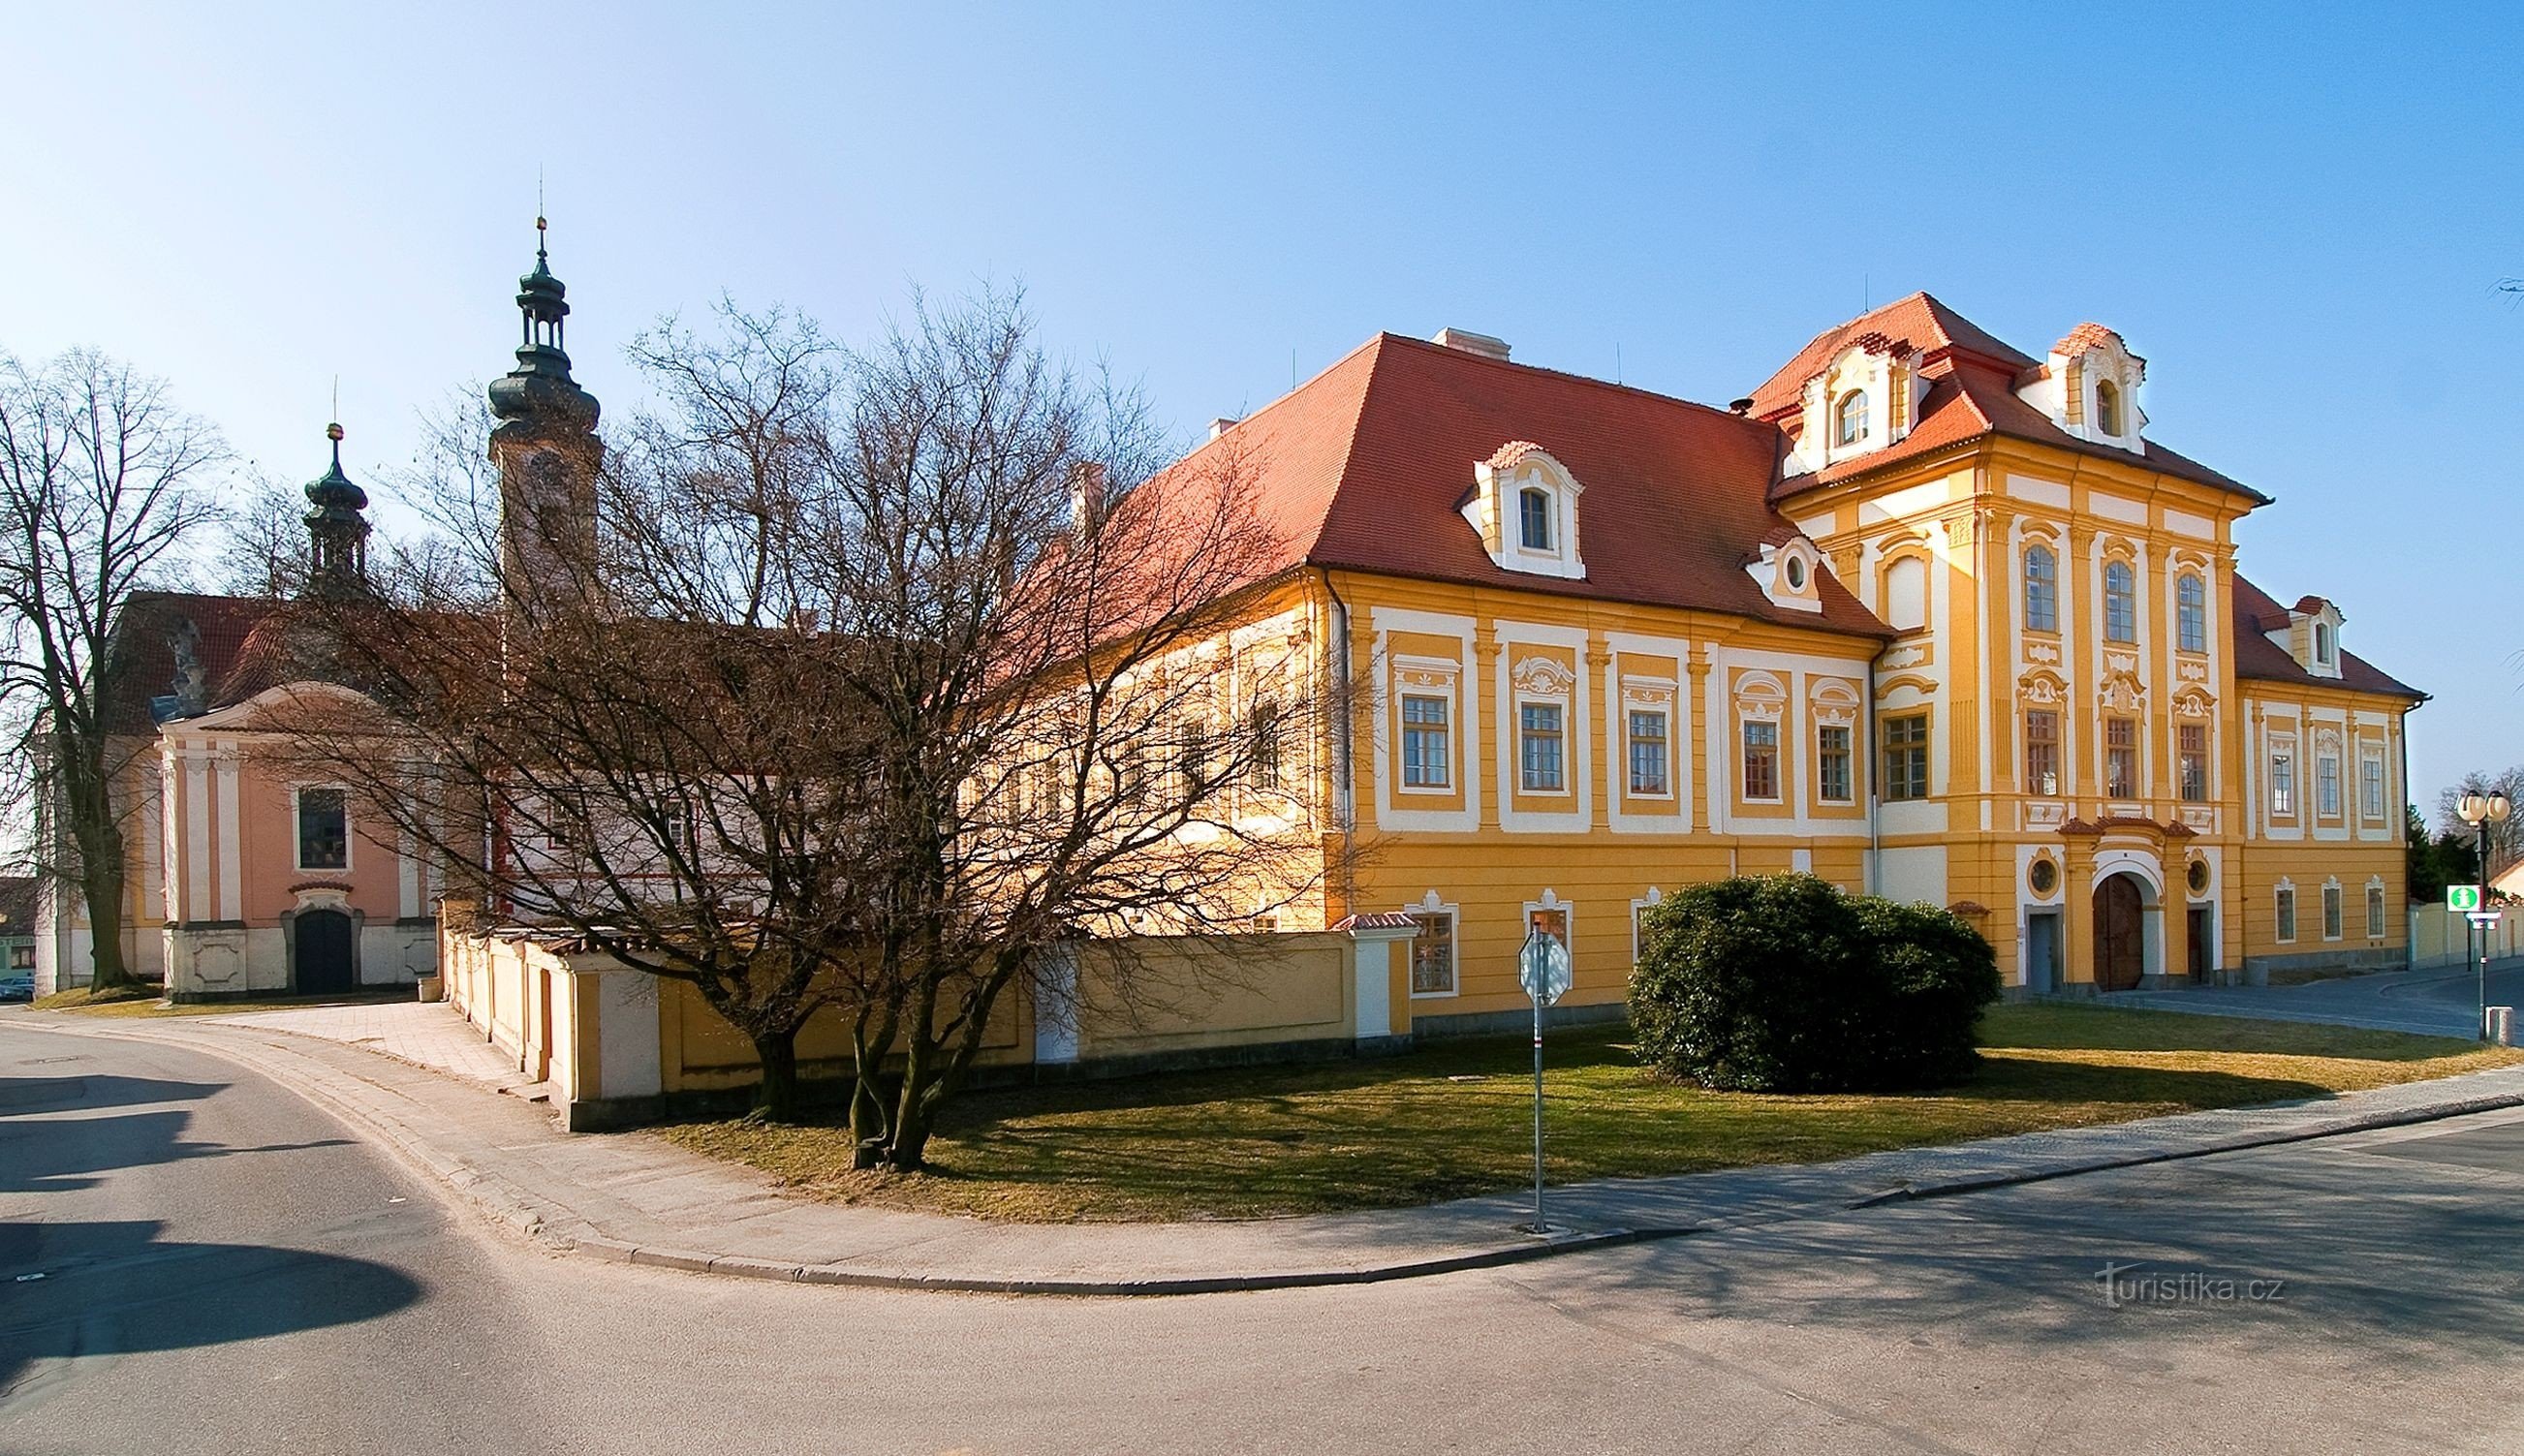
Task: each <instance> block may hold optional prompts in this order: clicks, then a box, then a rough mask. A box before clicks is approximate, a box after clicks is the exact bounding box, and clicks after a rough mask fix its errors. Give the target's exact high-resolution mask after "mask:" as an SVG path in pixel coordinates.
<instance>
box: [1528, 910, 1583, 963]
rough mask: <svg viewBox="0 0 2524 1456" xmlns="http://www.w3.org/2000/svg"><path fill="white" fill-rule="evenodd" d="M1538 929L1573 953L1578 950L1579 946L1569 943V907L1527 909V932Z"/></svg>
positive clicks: (1529, 933)
mask: <svg viewBox="0 0 2524 1456" xmlns="http://www.w3.org/2000/svg"><path fill="white" fill-rule="evenodd" d="M1537 930H1538V931H1540V932H1542V933H1543V934H1544V935H1547V936H1549V937H1551V938H1552V939H1553V940H1555V941H1558V942H1559V943H1560V944H1561V946H1563V947H1565V948H1567V949H1568V950H1569V951H1571V952H1572V953H1573V954H1574V953H1575V952H1576V951H1577V947H1576V946H1571V945H1570V944H1569V911H1568V909H1567V907H1565V906H1563V907H1561V908H1557V909H1550V910H1528V911H1526V912H1525V933H1526V934H1527V935H1531V934H1533V933H1534V932H1535V931H1537Z"/></svg>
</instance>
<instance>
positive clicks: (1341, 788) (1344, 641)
mask: <svg viewBox="0 0 2524 1456" xmlns="http://www.w3.org/2000/svg"><path fill="white" fill-rule="evenodd" d="M1315 569H1316V570H1318V571H1320V572H1322V573H1323V579H1324V595H1325V596H1326V597H1328V598H1330V599H1331V601H1332V608H1333V609H1332V639H1333V640H1332V644H1331V649H1330V651H1328V652H1327V653H1326V654H1325V657H1326V665H1327V666H1328V667H1329V668H1330V669H1331V673H1332V700H1333V706H1334V716H1333V722H1332V733H1331V735H1330V737H1331V739H1332V760H1333V793H1332V813H1333V824H1334V826H1335V828H1336V829H1338V830H1339V832H1340V837H1341V860H1340V890H1341V904H1342V905H1343V907H1344V909H1345V910H1346V909H1347V908H1350V907H1354V905H1355V903H1356V901H1357V898H1358V876H1357V874H1356V872H1355V870H1354V869H1353V867H1352V864H1351V855H1352V850H1353V849H1355V848H1356V847H1357V843H1358V822H1357V813H1356V804H1355V803H1354V802H1353V799H1354V795H1353V785H1354V783H1355V774H1354V770H1353V768H1352V757H1351V752H1352V749H1351V742H1350V739H1351V731H1352V729H1351V719H1352V716H1353V714H1352V712H1351V704H1350V691H1351V689H1350V671H1349V668H1350V664H1349V604H1348V603H1346V602H1344V601H1342V600H1341V594H1340V588H1338V587H1336V586H1334V585H1333V572H1332V568H1331V567H1329V566H1318V567H1316V568H1315Z"/></svg>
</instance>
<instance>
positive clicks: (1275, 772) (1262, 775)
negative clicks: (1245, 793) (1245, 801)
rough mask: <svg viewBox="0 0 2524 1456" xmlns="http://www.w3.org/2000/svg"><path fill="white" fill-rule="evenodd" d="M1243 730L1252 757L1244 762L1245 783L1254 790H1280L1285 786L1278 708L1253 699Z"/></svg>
mask: <svg viewBox="0 0 2524 1456" xmlns="http://www.w3.org/2000/svg"><path fill="white" fill-rule="evenodd" d="M1245 726H1246V731H1247V732H1248V733H1249V734H1250V736H1251V741H1252V756H1251V757H1250V758H1248V759H1246V760H1245V783H1246V784H1247V785H1248V786H1249V787H1251V788H1255V789H1264V790H1270V789H1278V788H1280V787H1281V786H1282V785H1283V784H1285V783H1286V764H1285V763H1284V762H1283V761H1282V754H1281V752H1280V749H1281V744H1280V704H1277V703H1274V702H1272V701H1271V700H1270V699H1268V698H1261V699H1256V700H1255V701H1254V704H1253V711H1252V714H1251V716H1250V717H1249V718H1248V719H1247V720H1246V725H1245Z"/></svg>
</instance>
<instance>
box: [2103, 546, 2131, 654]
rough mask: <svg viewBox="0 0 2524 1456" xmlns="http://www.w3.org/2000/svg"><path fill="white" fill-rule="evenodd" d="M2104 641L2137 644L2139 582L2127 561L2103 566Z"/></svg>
mask: <svg viewBox="0 0 2524 1456" xmlns="http://www.w3.org/2000/svg"><path fill="white" fill-rule="evenodd" d="M2104 640H2105V641H2106V642H2136V641H2138V578H2137V576H2136V575H2135V574H2134V573H2132V572H2131V570H2130V568H2129V562H2127V561H2106V562H2105V563H2104Z"/></svg>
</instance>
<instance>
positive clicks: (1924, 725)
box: [1882, 712, 1928, 802]
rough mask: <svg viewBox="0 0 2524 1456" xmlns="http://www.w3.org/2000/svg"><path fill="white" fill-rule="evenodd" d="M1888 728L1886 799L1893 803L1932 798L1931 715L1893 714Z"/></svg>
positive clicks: (1886, 726) (1885, 741)
mask: <svg viewBox="0 0 2524 1456" xmlns="http://www.w3.org/2000/svg"><path fill="white" fill-rule="evenodd" d="M1883 724H1884V777H1883V780H1882V783H1883V786H1884V798H1885V799H1886V801H1890V802H1900V801H1905V800H1913V799H1925V798H1927V797H1928V715H1927V714H1926V713H1925V712H1907V713H1893V714H1890V715H1888V716H1887V717H1885V718H1884V720H1883Z"/></svg>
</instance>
